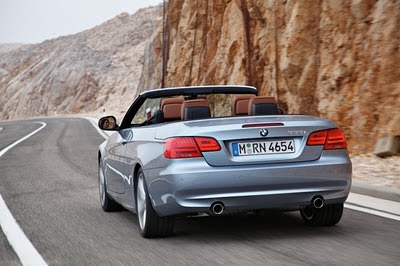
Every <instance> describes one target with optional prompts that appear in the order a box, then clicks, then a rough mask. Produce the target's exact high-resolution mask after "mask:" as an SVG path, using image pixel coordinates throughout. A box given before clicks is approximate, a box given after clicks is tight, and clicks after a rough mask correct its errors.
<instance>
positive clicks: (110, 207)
mask: <svg viewBox="0 0 400 266" xmlns="http://www.w3.org/2000/svg"><path fill="white" fill-rule="evenodd" d="M99 194H100V204H101V207H102V208H103V210H104V211H105V212H113V211H119V210H121V209H122V206H121V205H119V204H118V203H116V202H115V201H114V200H113V199H112V198H111V197H110V196H109V195H108V193H107V184H106V179H105V176H104V172H103V164H102V162H101V161H100V162H99Z"/></svg>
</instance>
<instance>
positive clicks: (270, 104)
mask: <svg viewBox="0 0 400 266" xmlns="http://www.w3.org/2000/svg"><path fill="white" fill-rule="evenodd" d="M248 114H249V115H278V114H279V111H278V105H277V104H276V100H275V98H274V97H265V96H256V97H253V98H251V99H250V101H249V105H248Z"/></svg>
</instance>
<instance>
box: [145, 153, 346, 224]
mask: <svg viewBox="0 0 400 266" xmlns="http://www.w3.org/2000/svg"><path fill="white" fill-rule="evenodd" d="M351 174H352V167H351V161H350V159H349V156H348V154H347V151H346V150H334V151H324V152H323V154H322V156H321V157H320V158H319V159H318V160H315V161H310V162H297V163H285V164H283V163H280V164H264V165H262V166H260V165H250V166H224V167H212V166H210V165H208V164H207V163H206V162H205V160H204V159H203V158H192V159H176V160H170V163H169V164H168V166H167V167H165V168H157V169H147V170H145V176H146V181H147V187H148V190H149V194H150V197H151V199H152V203H153V207H154V209H155V211H156V212H157V213H158V214H159V215H160V216H165V215H174V214H185V213H197V212H207V211H209V209H210V205H211V204H212V203H214V202H216V201H219V202H222V203H223V204H224V205H225V209H226V211H237V210H252V209H275V208H283V209H286V208H287V209H297V208H298V209H300V208H302V207H304V206H306V205H309V204H310V202H311V199H312V198H313V197H314V196H316V195H320V196H322V197H323V198H324V199H325V202H326V204H331V203H343V202H345V200H346V199H347V196H348V194H349V192H350V186H351Z"/></svg>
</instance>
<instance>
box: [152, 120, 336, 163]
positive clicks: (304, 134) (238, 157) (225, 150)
mask: <svg viewBox="0 0 400 266" xmlns="http://www.w3.org/2000/svg"><path fill="white" fill-rule="evenodd" d="M335 127H336V126H335V125H334V124H333V123H332V122H330V121H329V120H325V119H321V118H318V117H313V116H305V115H280V116H243V117H226V118H213V119H206V120H194V121H182V122H176V123H169V124H164V125H163V126H160V127H159V128H158V129H157V131H156V134H155V138H156V139H166V138H169V137H177V136H204V137H213V138H215V139H216V140H217V141H218V142H219V144H220V146H221V150H220V151H216V152H204V153H203V156H204V159H205V160H206V161H207V163H208V164H209V165H211V166H237V165H250V164H251V165H254V164H272V163H283V162H285V163H286V162H302V161H313V160H317V159H318V158H319V157H320V156H321V153H322V150H323V146H307V145H306V142H307V138H308V136H309V134H310V133H312V132H314V131H318V130H324V129H329V128H335ZM261 130H267V131H268V133H267V135H266V136H262V133H261ZM264 133H265V131H264ZM285 146H286V149H285ZM278 148H279V152H278V151H277V150H278ZM289 148H292V149H289ZM246 149H247V153H246ZM284 149H285V151H283V150H284ZM239 150H240V151H239Z"/></svg>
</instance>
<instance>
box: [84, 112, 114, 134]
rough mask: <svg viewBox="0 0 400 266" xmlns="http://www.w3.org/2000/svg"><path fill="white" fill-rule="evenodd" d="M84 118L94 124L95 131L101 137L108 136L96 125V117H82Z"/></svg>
mask: <svg viewBox="0 0 400 266" xmlns="http://www.w3.org/2000/svg"><path fill="white" fill-rule="evenodd" d="M84 118H85V119H86V120H88V121H89V122H90V123H91V124H92V126H94V128H95V129H96V130H97V132H99V134H100V135H101V136H102V137H103V138H105V139H108V137H109V135H108V134H107V133H105V132H104V131H103V130H101V129H100V128H99V127H98V126H97V124H96V122H95V121H97V119H95V118H93V117H84Z"/></svg>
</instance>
